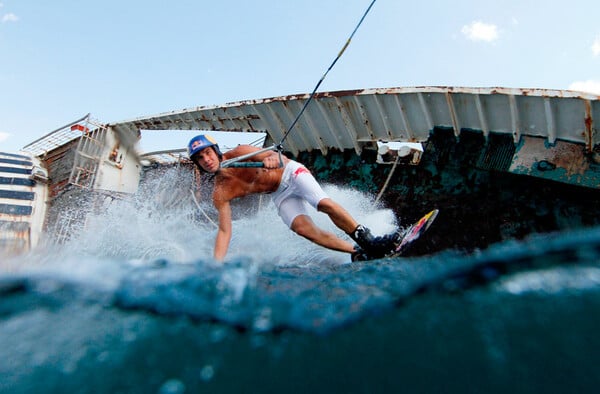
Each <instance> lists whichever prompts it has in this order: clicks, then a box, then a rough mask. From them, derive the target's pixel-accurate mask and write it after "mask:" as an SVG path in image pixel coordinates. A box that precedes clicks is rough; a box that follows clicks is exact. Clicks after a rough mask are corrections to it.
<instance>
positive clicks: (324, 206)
mask: <svg viewBox="0 0 600 394" xmlns="http://www.w3.org/2000/svg"><path fill="white" fill-rule="evenodd" d="M317 210H318V211H319V212H323V213H324V214H326V215H327V216H329V218H330V219H331V221H332V222H333V224H335V225H336V226H337V228H339V229H340V230H342V231H344V232H345V233H346V234H350V233H352V232H353V231H354V230H355V229H356V227H358V222H357V221H356V220H354V218H353V217H352V216H351V215H350V214H349V213H348V211H346V210H345V209H344V208H343V207H342V206H341V205H340V204H338V203H337V202H335V201H333V200H332V199H331V198H324V199H322V200H321V201H319V204H318V205H317Z"/></svg>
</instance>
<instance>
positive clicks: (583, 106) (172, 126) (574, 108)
mask: <svg viewBox="0 0 600 394" xmlns="http://www.w3.org/2000/svg"><path fill="white" fill-rule="evenodd" d="M309 98H310V95H308V94H299V95H291V96H282V97H275V98H268V99H257V100H246V101H240V102H236V103H228V104H224V105H218V106H207V107H196V108H191V109H184V110H179V111H171V112H166V113H162V114H158V115H152V116H144V117H139V118H135V119H132V120H126V121H122V122H115V123H112V124H101V123H99V122H94V121H91V120H90V118H89V115H88V116H86V117H84V118H82V119H79V120H77V121H75V122H73V123H71V124H69V125H67V126H64V127H62V128H60V129H58V130H55V131H54V132H52V133H50V134H48V135H46V136H44V137H42V138H41V139H39V140H36V141H34V142H33V143H31V144H29V145H28V146H26V147H24V152H26V154H28V155H30V156H31V157H32V158H34V159H35V160H39V161H40V167H42V168H43V169H44V170H45V171H47V172H48V178H49V184H48V192H47V193H48V197H47V199H46V201H45V202H46V203H47V206H48V210H47V212H46V211H44V212H43V213H42V211H41V210H40V211H39V212H40V215H41V218H38V219H37V221H38V222H39V221H42V222H46V223H47V228H48V229H49V231H51V232H52V233H53V234H65V236H68V232H69V231H70V230H69V228H71V227H73V226H74V223H77V224H76V226H79V225H85V212H86V210H87V212H89V211H91V210H94V209H101V207H102V206H103V204H106V201H107V199H111V198H121V197H122V196H124V195H127V194H131V193H135V191H136V190H137V187H138V183H139V181H140V175H141V173H142V171H152V169H153V168H154V167H156V166H165V165H167V166H168V165H172V164H174V163H178V164H179V163H181V162H184V163H185V162H186V161H187V158H186V155H185V153H184V152H185V150H184V149H181V150H178V151H170V152H160V153H156V154H146V153H144V152H139V151H137V149H136V144H137V142H138V141H139V138H140V136H141V135H142V133H141V132H142V131H143V130H156V131H157V132H158V130H160V132H161V133H167V134H168V133H169V130H207V131H222V132H228V131H231V132H247V133H264V134H265V135H266V140H265V145H266V146H270V145H276V144H280V143H281V145H282V146H283V147H284V149H285V153H286V154H288V155H290V156H293V157H296V158H298V159H299V160H301V161H303V162H305V163H306V164H307V165H308V166H309V167H311V169H313V171H314V172H315V173H316V175H317V177H319V178H321V179H322V180H325V181H330V182H343V183H344V184H346V185H349V186H351V187H356V188H360V189H362V190H365V191H369V192H373V193H378V194H382V195H383V200H384V201H386V203H387V204H389V205H390V206H392V207H394V209H395V210H396V211H397V213H398V215H399V216H400V217H402V216H406V213H405V209H406V207H407V206H409V205H412V206H415V205H416V206H419V204H423V209H422V210H421V211H418V212H415V216H416V215H417V214H422V213H424V212H423V211H426V210H429V208H432V207H433V206H432V205H435V207H437V208H442V211H441V212H442V213H441V218H443V217H444V215H452V216H454V217H455V220H458V218H465V217H469V215H470V216H472V213H469V212H470V211H473V206H471V207H468V208H465V209H459V206H460V203H458V202H457V199H463V200H468V201H476V203H473V202H471V204H475V205H476V206H478V207H482V206H487V204H486V200H490V201H494V200H496V198H495V197H496V196H495V195H491V194H489V193H498V190H496V188H500V190H502V189H504V190H506V189H507V188H511V187H512V186H511V184H512V185H519V186H518V187H521V188H522V189H523V190H526V189H527V185H528V181H527V180H531V179H538V180H539V181H536V182H532V181H529V184H536V185H537V187H538V188H543V189H544V190H546V191H547V192H548V193H550V194H551V196H549V198H550V200H551V199H553V198H555V196H558V195H560V196H561V197H560V200H561V201H567V203H566V205H567V206H571V207H575V208H572V209H575V210H577V211H578V212H579V213H578V215H582V216H585V217H587V218H588V219H586V220H584V219H581V220H579V221H575V222H577V223H576V224H573V225H574V226H577V225H585V224H588V223H591V224H594V223H596V219H595V218H596V217H598V216H599V215H597V212H596V211H595V210H594V208H593V206H594V205H595V202H596V201H598V190H600V136H599V135H598V133H597V119H600V98H599V97H598V96H593V95H587V94H583V93H577V92H569V91H556V90H542V89H507V88H458V87H415V88H387V89H366V90H354V91H340V92H324V93H317V94H316V95H315V96H314V97H313V101H312V102H311V103H310V105H309V106H308V107H307V108H306V111H305V112H304V113H303V115H302V117H301V118H300V120H299V121H298V122H297V124H296V126H295V128H294V129H292V130H291V132H290V133H289V134H288V136H287V137H286V139H285V140H282V138H283V136H284V135H286V134H285V132H286V130H287V126H288V125H289V124H291V123H292V121H293V120H294V118H295V116H296V114H297V113H298V111H300V109H301V108H302V107H303V106H304V104H305V103H306V102H307V100H308V99H309ZM388 142H390V143H417V144H422V146H423V149H412V148H410V149H408V150H407V152H405V153H402V154H399V153H400V150H398V151H396V152H394V151H393V150H392V151H390V150H389V149H388V148H387V147H386V148H385V149H384V150H383V151H382V150H381V144H382V143H388ZM182 148H183V147H182ZM382 152H384V154H383V155H384V156H387V157H388V160H382V158H383V156H382ZM190 168H191V167H190ZM500 180H501V181H500ZM507 180H510V181H507ZM523 180H525V181H524V183H522V182H523ZM572 187H574V188H575V189H569V190H575V191H576V194H578V195H580V196H581V195H585V196H586V197H585V198H583V200H584V201H588V200H589V201H593V202H594V203H593V204H592V205H589V204H587V203H585V202H584V203H582V202H581V199H579V200H577V199H574V200H572V199H569V198H567V197H566V196H565V195H564V194H563V193H562V192H561V190H562V189H563V188H567V189H568V188H572ZM513 191H514V193H515V194H517V195H518V193H517V190H513ZM530 193H531V191H526V192H524V194H525V195H528V196H530V198H536V197H537V196H536V195H535V193H532V194H531V195H530ZM73 199H79V200H80V201H86V207H85V208H86V209H84V210H83V213H81V212H80V213H77V214H74V217H75V219H73V220H68V222H69V224H68V225H64V224H61V220H60V218H61V215H62V216H64V215H63V213H64V212H65V210H66V209H67V208H68V207H69V206H70V203H69V201H72V200H73ZM550 200H549V201H550ZM496 202H497V203H498V204H499V205H500V206H504V202H499V201H496ZM558 205H560V206H563V205H564V204H563V203H559V204H558ZM443 206H446V208H449V210H448V209H446V210H444V209H443V208H444V207H443ZM505 209H507V208H506V207H505ZM565 209H567V208H565ZM469 210H470V211H469ZM483 211H485V212H488V215H489V216H490V217H491V216H494V217H495V218H494V219H493V220H492V219H490V220H488V223H490V226H495V228H502V227H503V226H504V228H505V230H506V231H504V232H503V233H502V232H497V233H496V235H495V236H494V237H493V239H490V240H489V241H490V242H493V241H495V240H497V239H498V238H504V237H510V236H520V235H522V233H527V232H531V231H534V232H535V231H536V229H534V228H527V229H525V227H527V226H525V227H524V228H523V231H517V232H511V231H508V230H507V229H508V227H509V226H508V225H503V224H501V222H502V221H503V220H511V221H513V223H516V222H519V219H518V218H515V217H512V216H511V217H510V218H506V217H505V218H504V219H503V218H500V217H496V216H498V215H495V214H494V212H493V209H489V210H483ZM452 212H453V213H452ZM13 216H14V215H13ZM509 216H510V215H509ZM555 216H556V217H558V216H560V215H555ZM589 217H592V219H589ZM410 219H416V217H415V218H410ZM3 220H4V221H5V222H9V221H11V222H17V221H18V220H16V219H15V220H13V219H11V220H8V219H3ZM554 221H555V222H556V223H555V225H549V226H547V228H544V229H542V231H552V230H553V229H558V228H561V227H560V226H561V224H559V223H558V221H560V220H559V219H556V220H554ZM63 222H64V220H63ZM480 222H481V221H480ZM18 226H19V225H15V228H18ZM21 226H22V225H21ZM76 226H75V227H76ZM437 227H438V228H440V226H437ZM513 227H514V226H513ZM449 231H452V230H449ZM471 231H473V230H471ZM517 233H518V234H517ZM18 237H20V236H18ZM35 237H37V238H39V234H36V235H35ZM432 238H435V237H432ZM4 243H5V244H7V243H8V241H6V240H5V241H4ZM457 243H458V244H460V242H459V240H456V242H453V244H457ZM483 243H484V242H482V244H483ZM439 244H443V245H445V242H443V241H441V240H440V242H439ZM31 246H34V245H33V243H27V245H26V246H24V248H25V249H27V248H30V247H31ZM472 246H474V247H479V244H478V245H472Z"/></svg>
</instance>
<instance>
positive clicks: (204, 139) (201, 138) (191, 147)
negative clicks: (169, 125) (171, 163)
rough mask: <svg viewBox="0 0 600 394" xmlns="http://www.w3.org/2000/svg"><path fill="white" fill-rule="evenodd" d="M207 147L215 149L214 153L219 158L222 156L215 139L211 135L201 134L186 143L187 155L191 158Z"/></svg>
mask: <svg viewBox="0 0 600 394" xmlns="http://www.w3.org/2000/svg"><path fill="white" fill-rule="evenodd" d="M208 147H212V148H213V149H214V150H215V153H216V154H217V156H219V160H220V159H222V158H223V154H222V153H221V150H220V149H219V144H217V141H215V139H214V138H212V137H211V136H209V135H203V134H200V135H197V136H195V137H194V138H192V139H191V140H190V142H189V143H188V157H189V158H190V159H192V156H194V155H195V154H196V153H198V152H200V151H201V150H203V149H206V148H208Z"/></svg>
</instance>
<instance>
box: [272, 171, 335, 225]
mask: <svg viewBox="0 0 600 394" xmlns="http://www.w3.org/2000/svg"><path fill="white" fill-rule="evenodd" d="M271 197H272V198H273V203H274V204H275V206H276V207H277V210H278V213H279V216H280V217H281V220H283V222H284V223H285V224H287V226H288V227H291V226H292V222H293V221H294V219H295V218H296V217H297V216H298V215H308V209H307V207H306V203H309V204H310V205H311V206H312V207H313V208H315V209H317V205H318V204H319V201H321V200H322V199H324V198H328V197H329V196H328V195H327V194H326V193H325V192H324V191H323V189H322V188H321V186H320V185H319V183H318V182H317V180H316V179H315V178H314V177H313V175H312V174H311V173H310V171H309V170H308V169H307V168H306V167H304V166H303V165H302V164H300V163H298V162H297V161H294V160H290V161H289V162H288V163H287V164H286V166H285V169H284V170H283V175H282V176H281V183H280V184H279V187H278V188H277V190H276V191H275V192H274V193H273V194H271Z"/></svg>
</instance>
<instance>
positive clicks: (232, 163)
mask: <svg viewBox="0 0 600 394" xmlns="http://www.w3.org/2000/svg"><path fill="white" fill-rule="evenodd" d="M375 1H376V0H373V1H372V2H371V4H369V7H367V10H366V11H365V12H364V14H363V16H362V18H360V20H359V21H358V23H357V25H356V27H355V28H354V30H353V31H352V34H350V37H348V39H347V40H346V43H345V44H344V46H343V47H342V49H341V50H340V52H339V53H338V55H337V56H336V57H335V59H333V62H332V63H331V65H330V66H329V68H328V69H327V71H325V73H324V74H323V76H322V77H321V79H319V82H317V84H316V86H315V88H314V89H313V91H312V93H311V94H310V96H309V97H308V100H306V102H305V103H304V105H303V106H302V109H300V112H299V113H298V115H297V116H296V118H295V119H294V121H293V122H292V124H291V125H290V127H288V129H287V131H286V132H285V134H284V135H283V138H282V139H281V141H279V143H278V144H273V145H272V146H270V147H267V148H264V149H261V150H258V151H256V152H252V153H248V154H246V155H241V156H238V157H234V158H232V159H229V160H224V161H223V162H222V163H221V167H222V168H227V167H238V168H239V167H263V164H262V163H261V162H242V163H240V162H241V161H242V160H246V159H249V158H251V157H252V156H256V155H258V154H261V153H264V152H268V151H277V152H279V162H280V164H281V165H282V164H283V158H282V157H281V155H282V152H283V143H284V141H285V139H286V138H287V137H288V135H289V134H290V132H291V131H292V129H293V128H294V126H295V125H296V123H298V120H299V119H300V117H301V116H302V114H303V113H304V110H306V107H308V104H310V102H311V101H312V99H313V97H314V96H315V94H316V92H317V89H319V86H321V83H323V81H324V80H325V77H326V76H327V74H329V71H331V69H332V68H333V66H334V65H335V64H336V63H337V61H338V60H339V59H340V58H341V57H342V54H343V53H344V51H345V50H346V48H348V46H349V45H350V41H351V40H352V37H354V34H355V33H356V31H357V30H358V28H359V27H360V25H361V24H362V23H363V21H364V20H365V17H366V16H367V14H368V13H369V11H370V10H371V7H373V4H375Z"/></svg>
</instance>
